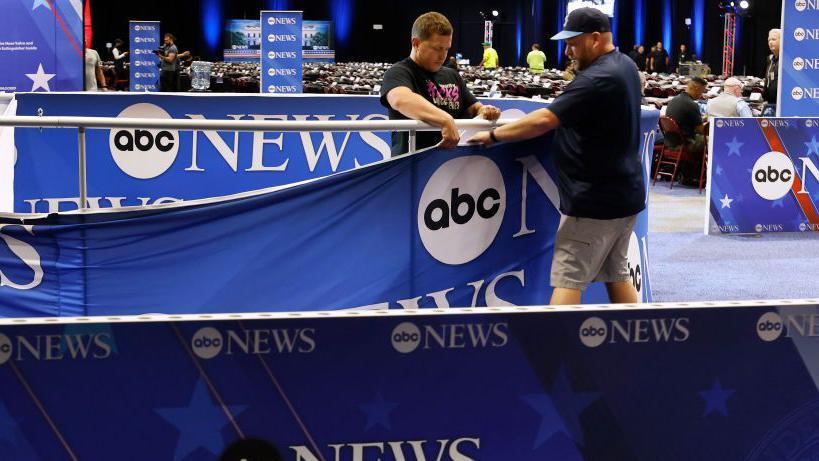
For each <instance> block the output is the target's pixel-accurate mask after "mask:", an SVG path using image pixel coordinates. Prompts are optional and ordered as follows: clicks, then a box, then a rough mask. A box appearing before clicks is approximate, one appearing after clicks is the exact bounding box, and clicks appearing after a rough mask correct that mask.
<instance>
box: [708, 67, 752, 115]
mask: <svg viewBox="0 0 819 461" xmlns="http://www.w3.org/2000/svg"><path fill="white" fill-rule="evenodd" d="M742 88H743V85H742V82H741V81H739V79H738V78H735V77H731V78H729V79H728V80H725V83H723V85H722V93H720V95H719V96H717V97H716V98H713V99H711V100H709V101H708V110H707V112H708V116H709V117H753V116H754V114H753V113H752V112H751V108H750V107H748V103H747V102H745V100H744V99H742Z"/></svg>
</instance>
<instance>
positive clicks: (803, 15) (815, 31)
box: [777, 0, 819, 117]
mask: <svg viewBox="0 0 819 461" xmlns="http://www.w3.org/2000/svg"><path fill="white" fill-rule="evenodd" d="M817 25H819V0H784V1H783V4H782V44H781V45H782V49H781V53H780V54H781V59H780V60H779V75H780V79H779V85H780V87H779V107H778V112H777V115H778V116H780V117H819V28H818V27H817Z"/></svg>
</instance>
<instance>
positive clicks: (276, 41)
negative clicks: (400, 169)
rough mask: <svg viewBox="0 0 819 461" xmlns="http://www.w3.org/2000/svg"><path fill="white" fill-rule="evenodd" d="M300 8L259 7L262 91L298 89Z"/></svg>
mask: <svg viewBox="0 0 819 461" xmlns="http://www.w3.org/2000/svg"><path fill="white" fill-rule="evenodd" d="M301 16H302V14H301V11H262V12H261V24H262V83H261V85H260V89H261V92H262V93H285V94H287V93H291V94H292V93H301V92H302V70H301V62H302V50H301V38H302V37H301V35H302V30H301V23H302V18H301Z"/></svg>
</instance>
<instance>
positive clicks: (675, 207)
mask: <svg viewBox="0 0 819 461" xmlns="http://www.w3.org/2000/svg"><path fill="white" fill-rule="evenodd" d="M650 195H651V197H650V202H649V258H650V263H651V273H650V276H651V285H652V286H651V288H652V295H653V297H654V301H655V302H686V301H736V300H766V299H797V298H798V299H808V298H819V235H816V234H811V233H806V234H802V233H799V234H784V233H783V234H762V235H755V236H706V235H704V234H703V227H704V222H705V216H706V215H705V213H706V211H705V202H706V199H705V191H703V193H702V194H699V193H697V189H696V188H687V187H683V186H677V185H674V189H669V187H668V183H667V182H663V183H660V182H658V183H657V184H656V186H654V187H652V188H651V192H650Z"/></svg>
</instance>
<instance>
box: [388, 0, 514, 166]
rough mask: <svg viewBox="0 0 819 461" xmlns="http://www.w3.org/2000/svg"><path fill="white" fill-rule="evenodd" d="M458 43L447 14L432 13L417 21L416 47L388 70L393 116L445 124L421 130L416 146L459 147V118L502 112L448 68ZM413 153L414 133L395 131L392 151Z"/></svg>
mask: <svg viewBox="0 0 819 461" xmlns="http://www.w3.org/2000/svg"><path fill="white" fill-rule="evenodd" d="M451 46H452V24H451V23H450V22H449V20H448V19H447V18H446V17H445V16H444V15H442V14H440V13H436V12H429V13H425V14H422V15H421V16H419V17H418V18H417V19H416V20H415V22H414V23H413V25H412V51H411V52H410V56H409V57H408V58H406V59H404V60H403V61H399V62H397V63H395V64H394V65H393V66H392V67H390V68H389V69H388V70H387V72H386V73H384V80H383V82H382V84H381V104H382V105H383V106H384V107H386V108H387V109H388V111H389V115H390V120H406V119H414V120H421V121H424V122H426V123H429V124H430V125H433V126H437V127H440V128H441V131H440V132H435V131H419V132H418V135H417V138H416V148H417V149H423V148H425V147H431V146H434V145H436V144H438V143H439V142H441V146H442V147H444V148H452V147H455V146H457V145H458V141H459V140H460V138H461V136H460V134H459V133H458V129H457V128H456V127H455V119H456V118H472V117H475V116H480V117H483V118H485V119H487V120H497V119H498V117H500V110H498V108H497V107H494V106H489V105H483V104H481V103H479V102H478V100H477V99H475V96H473V95H472V93H471V92H470V91H469V89H468V88H467V87H466V83H465V82H464V80H463V79H462V78H461V76H460V75H459V74H458V72H456V71H454V70H452V69H450V68H447V67H442V66H443V64H444V61H446V58H447V53H448V52H449V48H450V47H451ZM408 151H409V134H408V133H407V132H395V133H393V134H392V154H393V155H401V154H405V153H407V152H408Z"/></svg>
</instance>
